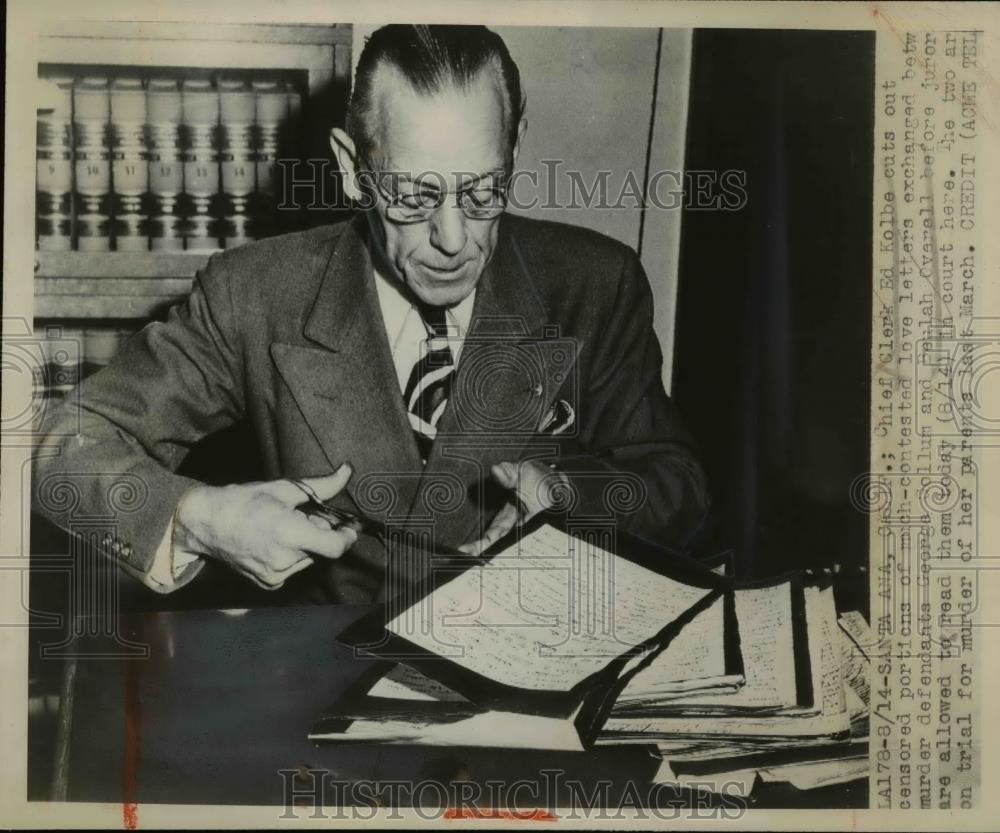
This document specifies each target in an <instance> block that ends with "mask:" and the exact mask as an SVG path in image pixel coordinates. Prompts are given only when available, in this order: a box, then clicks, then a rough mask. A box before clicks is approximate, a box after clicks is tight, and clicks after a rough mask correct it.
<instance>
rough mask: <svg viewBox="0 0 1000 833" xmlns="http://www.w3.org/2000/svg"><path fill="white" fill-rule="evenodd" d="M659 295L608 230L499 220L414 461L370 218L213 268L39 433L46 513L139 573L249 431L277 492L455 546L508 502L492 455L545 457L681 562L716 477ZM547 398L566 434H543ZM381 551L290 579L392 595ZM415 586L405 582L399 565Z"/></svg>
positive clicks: (39, 495) (586, 508)
mask: <svg viewBox="0 0 1000 833" xmlns="http://www.w3.org/2000/svg"><path fill="white" fill-rule="evenodd" d="M661 361H662V359H661V352H660V347H659V344H658V342H657V339H656V336H655V335H654V332H653V329H652V298H651V293H650V288H649V285H648V282H647V280H646V277H645V275H644V273H643V271H642V267H641V266H640V264H639V261H638V258H637V257H636V255H635V253H634V252H633V251H632V250H631V249H629V248H628V247H626V246H624V245H621V244H619V243H616V242H614V241H612V240H610V239H608V238H606V237H604V236H602V235H600V234H597V233H595V232H592V231H586V230H583V229H580V228H575V227H571V226H567V225H562V224H556V223H548V222H539V221H532V220H527V219H524V218H519V217H515V216H510V215H505V216H504V217H503V218H502V220H501V226H500V230H499V242H498V245H497V248H496V250H495V252H494V255H493V258H492V259H491V261H490V263H489V265H488V267H487V269H486V271H485V273H484V275H483V277H482V279H481V281H480V284H479V289H478V292H477V296H476V302H475V306H474V310H473V322H472V325H471V327H470V332H469V335H468V336H467V339H466V343H465V346H464V347H463V353H462V355H461V359H460V362H459V366H458V370H457V373H456V376H455V380H454V383H453V387H452V393H451V397H450V399H449V404H448V407H447V409H446V411H445V414H444V416H443V417H442V421H441V424H440V428H439V431H440V433H439V437H438V440H437V441H436V443H435V445H434V449H433V452H432V454H431V456H430V459H429V460H428V463H427V466H426V467H424V466H422V465H421V460H420V457H419V455H418V452H417V448H416V444H415V442H414V440H413V437H412V433H411V430H410V427H409V424H408V421H407V416H406V412H405V409H404V405H403V401H402V397H401V395H400V392H399V385H398V382H397V378H396V375H395V371H394V369H393V364H392V360H391V355H390V351H389V345H388V341H387V338H386V335H385V329H384V326H383V324H382V321H381V313H380V310H379V305H378V299H377V296H376V291H375V286H374V279H373V275H372V269H371V261H370V255H369V250H368V235H367V224H366V218H365V217H364V215H361V216H359V217H357V218H355V219H354V220H353V221H351V222H347V223H341V224H338V225H334V226H329V227H325V228H320V229H314V230H311V231H306V232H302V233H297V234H291V235H286V236H282V237H276V238H272V239H268V240H263V241H261V242H258V243H254V244H249V245H246V246H242V247H240V248H237V249H234V250H231V251H227V252H223V253H220V254H217V255H215V256H213V257H212V258H211V260H210V261H209V264H208V265H207V267H206V268H205V269H204V270H203V272H202V273H201V274H200V275H199V276H198V278H197V279H196V281H195V285H194V288H193V290H192V292H191V295H190V297H189V298H187V300H186V301H185V302H184V303H181V304H179V305H178V306H176V307H175V308H174V309H173V310H172V311H171V312H170V314H169V316H168V318H167V320H166V322H162V323H161V322H157V323H152V324H150V325H148V326H147V327H146V328H145V329H143V330H142V331H141V332H140V333H139V334H138V335H136V336H135V337H134V338H133V339H132V340H131V341H130V342H129V343H128V344H127V345H126V346H125V347H124V348H123V349H122V351H121V352H120V353H119V355H118V356H116V357H115V359H114V361H113V362H112V363H111V364H110V366H109V367H107V368H106V369H104V370H102V371H101V372H100V373H97V374H96V375H94V376H93V377H91V378H90V379H88V380H86V381H85V382H84V383H83V384H82V385H81V386H80V388H79V389H78V394H77V396H74V397H71V398H70V399H68V400H67V401H66V402H65V403H64V404H63V405H61V406H59V407H58V408H57V409H56V410H55V412H54V413H52V414H50V415H48V417H47V419H46V420H45V423H44V429H43V432H44V434H45V437H44V448H45V451H43V456H42V457H40V459H39V461H38V463H37V466H36V473H35V484H36V502H35V506H36V508H37V509H38V510H40V511H41V512H42V513H43V514H45V515H47V516H48V517H49V518H50V519H52V520H54V521H55V522H56V523H58V524H59V525H61V526H63V527H64V528H71V527H73V528H79V527H80V523H79V519H80V518H81V517H83V518H93V517H101V516H104V517H106V518H107V519H108V521H109V523H110V524H111V525H112V529H111V531H110V532H105V533H104V534H103V535H99V536H96V538H97V540H96V543H97V544H98V545H99V546H103V547H104V548H105V549H106V551H107V552H108V554H109V555H110V556H112V557H115V558H117V559H118V560H119V562H120V563H121V566H122V567H124V568H125V569H126V570H127V571H129V572H132V573H133V574H136V575H139V576H141V575H144V574H145V573H147V572H148V570H149V567H150V564H151V562H152V558H153V554H154V552H155V549H156V547H157V545H158V544H159V542H160V540H161V538H162V536H163V534H164V531H165V530H166V528H167V525H168V523H169V521H170V519H171V516H172V513H173V512H174V509H175V507H176V505H177V503H178V500H179V499H180V497H181V496H182V494H183V493H184V492H185V490H186V489H188V488H189V487H190V486H191V485H193V481H191V480H189V479H188V478H186V477H182V476H180V475H178V474H176V473H175V470H176V468H177V467H178V465H179V464H180V463H181V461H182V460H183V458H184V457H185V455H186V454H187V452H188V450H189V449H190V448H191V446H192V445H193V444H194V443H195V442H196V441H198V440H199V439H200V438H202V437H204V436H206V435H208V434H210V433H212V432H215V431H218V430H220V429H222V428H224V427H226V426H228V425H231V424H233V423H234V422H236V421H238V420H241V419H245V420H247V421H248V422H249V424H250V425H251V426H252V428H253V433H254V435H255V437H256V443H257V448H256V449H248V453H256V454H259V455H260V457H261V459H262V463H263V469H264V471H265V472H266V474H267V476H268V477H269V478H280V477H302V476H309V475H320V474H327V473H329V472H331V471H332V470H333V469H334V468H335V467H337V466H338V465H339V464H340V463H342V462H343V461H345V460H346V461H350V463H351V464H352V466H353V469H354V477H353V479H352V482H351V484H350V485H349V487H348V488H347V490H346V493H344V494H342V495H340V496H338V498H337V499H335V500H334V501H333V502H334V503H335V504H340V505H342V506H343V507H344V508H350V509H353V510H354V511H357V510H358V509H360V510H362V511H363V512H365V513H367V514H369V515H372V516H375V517H378V518H380V519H382V520H385V521H388V522H389V524H390V526H392V527H393V529H396V530H400V531H401V532H402V533H406V534H411V535H416V536H420V535H432V536H433V537H434V538H435V539H436V541H437V542H438V543H444V544H447V545H458V544H461V543H463V542H467V541H470V540H474V539H475V538H477V537H478V536H479V535H480V533H481V532H482V530H483V529H484V527H485V524H486V523H488V522H489V519H490V516H491V514H492V512H493V511H495V508H496V506H497V505H498V503H497V502H496V500H495V496H491V495H490V491H489V488H488V487H486V486H484V483H485V482H486V481H487V480H488V473H489V467H490V466H491V465H492V464H494V463H496V462H498V461H501V460H517V459H523V458H526V457H539V458H541V459H543V460H545V461H546V462H549V463H554V464H555V465H556V466H557V467H558V468H560V469H562V470H563V471H565V472H567V473H568V475H569V477H570V481H571V483H572V484H573V486H574V490H573V492H574V494H573V501H572V503H573V506H572V507H571V508H570V509H569V511H568V514H567V518H568V519H569V521H572V522H574V523H576V524H577V525H579V524H583V525H587V524H592V525H596V526H597V527H600V528H607V526H608V524H609V523H610V524H618V525H619V526H618V528H620V529H625V530H627V531H629V532H632V533H635V534H639V535H642V536H644V537H647V538H651V539H653V540H655V541H658V542H660V543H664V544H667V545H669V546H672V547H675V548H682V547H683V546H684V544H685V543H686V542H687V541H688V539H689V538H690V536H691V535H692V533H693V532H694V531H695V530H696V528H697V527H698V526H699V525H700V524H701V522H702V521H703V518H704V516H705V513H706V511H707V502H708V498H707V490H706V486H705V480H704V475H703V473H702V470H701V468H700V466H699V463H698V462H697V459H696V456H695V453H694V450H693V448H692V442H691V440H690V438H689V436H688V434H687V433H686V432H685V431H684V430H683V428H682V427H681V425H680V423H679V421H678V418H677V415H676V413H675V410H674V407H673V405H672V403H671V402H670V400H669V399H668V397H667V395H666V393H665V392H664V389H663V386H662V383H661V376H660V372H661ZM553 405H556V406H557V407H558V410H559V413H560V415H561V418H562V421H561V422H560V423H559V424H561V425H566V417H567V415H570V421H571V424H569V426H568V428H566V430H564V431H562V432H560V433H558V434H552V433H551V432H548V433H546V432H542V433H539V432H538V431H537V429H538V427H539V426H540V425H542V424H543V422H544V421H545V420H544V417H545V415H546V413H548V412H549V410H550V409H551V408H552V407H553ZM386 560H387V557H386V552H385V548H384V547H383V546H382V545H381V544H380V543H379V541H378V540H377V539H374V538H369V537H367V536H362V537H361V539H360V540H359V541H358V543H357V544H356V545H355V547H354V548H353V549H352V550H351V551H350V553H349V554H348V555H346V556H345V557H344V558H342V559H340V560H339V561H337V562H323V563H321V564H320V565H319V566H317V567H316V568H314V569H309V570H305V571H303V572H302V573H301V574H299V575H298V576H296V577H294V579H293V581H295V582H296V583H297V586H298V587H301V588H308V590H309V592H310V593H313V594H315V591H316V588H322V592H321V593H319V594H318V595H317V596H316V598H321V599H324V600H330V601H365V600H369V599H371V598H372V597H374V596H377V595H379V594H380V593H382V592H383V590H384V582H385V581H386V579H385V574H386ZM403 572H404V573H405V570H404V571H403Z"/></svg>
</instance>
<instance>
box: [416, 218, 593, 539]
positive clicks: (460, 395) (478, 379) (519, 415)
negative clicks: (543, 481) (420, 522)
mask: <svg viewBox="0 0 1000 833" xmlns="http://www.w3.org/2000/svg"><path fill="white" fill-rule="evenodd" d="M501 223H503V221H501ZM509 232H510V227H509V225H501V229H500V240H499V242H498V245H497V250H496V251H495V252H494V256H493V258H492V259H491V261H490V263H489V265H488V266H487V268H486V271H485V273H484V275H483V277H482V279H481V280H480V283H479V288H478V290H477V293H476V302H475V305H474V308H473V315H472V322H471V324H470V328H469V333H468V335H467V336H466V340H465V344H464V346H463V348H462V354H461V357H460V359H459V363H458V368H457V370H456V372H455V380H454V382H453V384H452V389H451V394H450V397H449V402H448V406H447V408H446V409H445V412H444V413H443V414H442V417H441V421H440V423H439V425H438V436H437V439H436V440H435V442H434V446H433V448H432V451H431V455H430V458H429V459H428V461H427V466H426V468H425V470H424V478H423V481H422V484H421V487H422V488H421V489H420V490H419V491H418V493H417V494H416V495H415V496H414V499H415V501H419V500H425V499H426V490H427V489H428V488H431V487H433V486H434V485H435V484H440V482H441V481H442V480H444V479H451V478H453V477H454V478H461V479H463V480H466V481H468V480H469V479H470V476H473V477H475V478H477V479H481V480H484V479H486V478H488V477H489V469H490V467H491V466H492V465H494V464H496V463H498V462H501V461H502V460H517V459H519V458H520V457H522V456H524V455H523V454H522V452H523V451H524V449H525V446H526V445H527V444H529V443H531V444H532V445H535V444H537V443H539V438H538V437H537V436H536V435H535V431H536V429H537V428H538V425H539V424H540V423H541V420H542V417H543V416H544V414H545V413H546V411H547V410H548V408H549V407H550V405H551V404H552V402H553V400H554V399H555V397H556V394H557V393H558V392H559V390H560V388H562V387H563V385H564V384H565V382H566V380H567V379H568V377H569V375H570V374H571V373H572V372H573V369H574V368H573V365H574V362H575V351H573V350H565V351H563V354H562V356H563V358H561V359H560V360H559V361H553V360H552V356H553V355H557V356H558V352H557V350H550V349H546V346H545V340H546V337H547V336H549V335H551V334H550V333H548V332H547V331H546V330H547V328H546V324H547V323H548V321H549V316H548V313H547V310H546V309H545V306H544V303H543V301H542V299H541V297H540V295H539V293H538V289H537V288H536V286H535V282H534V280H533V279H532V277H531V275H530V274H529V271H528V269H527V266H526V264H525V263H524V260H523V258H522V257H521V254H520V252H519V250H518V247H517V241H516V240H515V239H513V237H512V236H511V235H510V233H509ZM549 346H553V345H552V343H551V342H549ZM554 446H555V444H554V443H546V442H545V441H544V438H542V440H541V444H540V445H539V448H538V450H539V452H543V451H545V450H546V449H554ZM527 456H530V455H527ZM481 485H482V484H481V483H480V484H475V486H474V487H473V489H472V490H471V495H470V498H471V499H470V501H468V502H467V503H466V504H465V505H464V506H463V507H462V508H461V509H460V510H459V511H456V512H454V513H451V514H449V515H446V516H444V517H442V518H441V519H440V521H439V527H438V529H439V534H440V535H441V537H442V540H445V541H447V542H453V541H454V542H459V541H465V540H468V539H469V538H470V537H478V534H479V530H478V526H479V524H480V523H482V522H483V521H484V520H485V521H486V522H488V520H489V519H488V518H485V519H484V518H482V517H481V516H482V512H481V509H482V507H481V506H480V505H479V501H478V500H477V498H476V495H479V494H481V491H480V487H481Z"/></svg>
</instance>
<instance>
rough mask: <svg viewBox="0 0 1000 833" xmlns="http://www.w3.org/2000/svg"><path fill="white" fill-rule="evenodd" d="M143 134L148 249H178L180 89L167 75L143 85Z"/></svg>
mask: <svg viewBox="0 0 1000 833" xmlns="http://www.w3.org/2000/svg"><path fill="white" fill-rule="evenodd" d="M146 119H147V125H146V136H147V138H148V141H149V151H148V152H149V213H150V219H149V248H150V249H152V250H153V251H168V252H169V251H174V252H176V251H181V250H183V248H184V236H183V234H182V228H181V213H180V201H181V195H182V194H183V193H184V155H183V149H182V144H181V121H182V119H183V113H182V107H181V91H180V88H179V87H178V85H177V82H176V81H174V80H172V79H168V78H151V79H149V82H148V83H147V85H146Z"/></svg>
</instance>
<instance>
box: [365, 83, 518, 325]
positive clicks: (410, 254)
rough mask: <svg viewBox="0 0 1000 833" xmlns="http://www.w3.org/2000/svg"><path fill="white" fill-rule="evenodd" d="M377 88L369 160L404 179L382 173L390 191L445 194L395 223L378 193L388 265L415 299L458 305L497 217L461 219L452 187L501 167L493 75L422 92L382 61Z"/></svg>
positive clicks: (478, 271) (499, 109)
mask: <svg viewBox="0 0 1000 833" xmlns="http://www.w3.org/2000/svg"><path fill="white" fill-rule="evenodd" d="M376 90H377V93H376V96H375V98H376V102H377V105H376V106H377V107H378V112H377V113H376V114H375V125H374V127H375V137H376V146H377V151H376V154H375V156H376V158H375V159H373V160H371V162H372V165H373V166H375V167H376V168H378V169H380V170H381V171H384V172H390V173H393V174H396V175H399V176H401V177H403V178H404V179H403V180H402V181H400V182H395V181H394V180H393V179H392V178H389V179H388V182H389V183H390V184H391V185H390V187H391V188H392V189H394V190H396V191H399V192H409V193H412V192H414V191H428V190H442V189H443V190H445V191H448V192H450V193H449V194H448V195H447V197H446V199H445V201H444V203H443V204H442V205H441V206H440V207H439V208H438V209H437V211H436V212H435V213H434V214H432V215H431V216H430V217H429V218H428V219H426V220H422V221H420V222H415V223H405V224H404V223H397V222H393V221H392V220H391V219H390V218H389V217H388V216H387V214H386V205H385V203H384V200H382V199H380V201H379V208H378V215H379V218H380V219H381V225H382V228H383V230H384V244H385V252H386V258H387V260H388V265H389V266H390V267H392V268H393V269H394V271H395V272H396V276H397V277H398V278H399V279H401V280H402V281H403V282H404V283H405V284H406V286H407V287H408V288H409V289H410V291H411V292H412V293H413V294H414V295H416V297H417V298H418V299H419V300H420V301H422V302H424V303H427V304H432V305H435V306H451V305H453V304H457V303H459V302H460V301H461V300H462V299H464V298H466V297H467V296H468V295H469V294H470V293H471V292H472V291H473V289H475V287H476V284H477V283H478V282H479V279H480V278H481V277H482V274H483V270H484V269H485V268H486V264H487V263H488V262H489V260H490V257H491V256H492V254H493V250H494V248H495V247H496V243H497V230H498V222H499V218H498V217H497V218H492V219H487V220H483V219H470V218H468V217H466V216H465V214H464V213H463V211H462V209H461V207H460V206H459V205H458V200H457V198H456V196H455V194H454V192H455V191H456V190H457V189H461V188H464V187H467V186H468V185H469V184H471V183H474V182H476V181H477V180H478V179H479V177H481V176H482V175H483V174H488V173H490V172H502V171H503V170H504V169H505V168H506V163H507V156H508V149H507V139H506V134H505V131H504V120H503V99H502V92H501V89H500V86H499V83H498V80H497V78H496V75H495V74H494V73H493V72H490V71H488V70H486V71H484V72H482V73H481V74H480V76H479V78H478V79H477V81H476V82H475V83H474V84H472V85H470V86H469V87H468V88H465V89H455V88H450V87H448V88H445V89H444V90H442V91H441V92H439V93H436V94H433V95H430V96H424V95H421V94H420V93H418V92H416V91H415V90H414V89H413V88H412V87H411V86H410V85H409V84H408V83H407V82H406V81H405V79H403V77H402V76H401V75H400V74H399V73H398V72H397V71H396V70H395V69H393V68H391V67H383V68H382V70H381V71H380V73H379V77H378V78H377V79H376ZM413 179H416V180H419V183H414V182H412V181H410V180H413ZM489 181H490V180H486V182H489Z"/></svg>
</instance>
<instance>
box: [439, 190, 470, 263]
mask: <svg viewBox="0 0 1000 833" xmlns="http://www.w3.org/2000/svg"><path fill="white" fill-rule="evenodd" d="M465 238H466V231H465V214H464V213H463V211H462V209H461V208H459V207H458V206H457V205H455V203H454V201H452V200H448V201H447V202H445V204H444V205H442V206H441V207H440V208H439V209H438V210H437V212H436V213H435V214H434V216H433V217H432V218H431V245H432V246H434V248H435V249H437V250H438V251H440V252H444V253H445V254H447V255H457V254H458V253H459V252H460V251H462V249H463V248H464V247H465Z"/></svg>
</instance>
